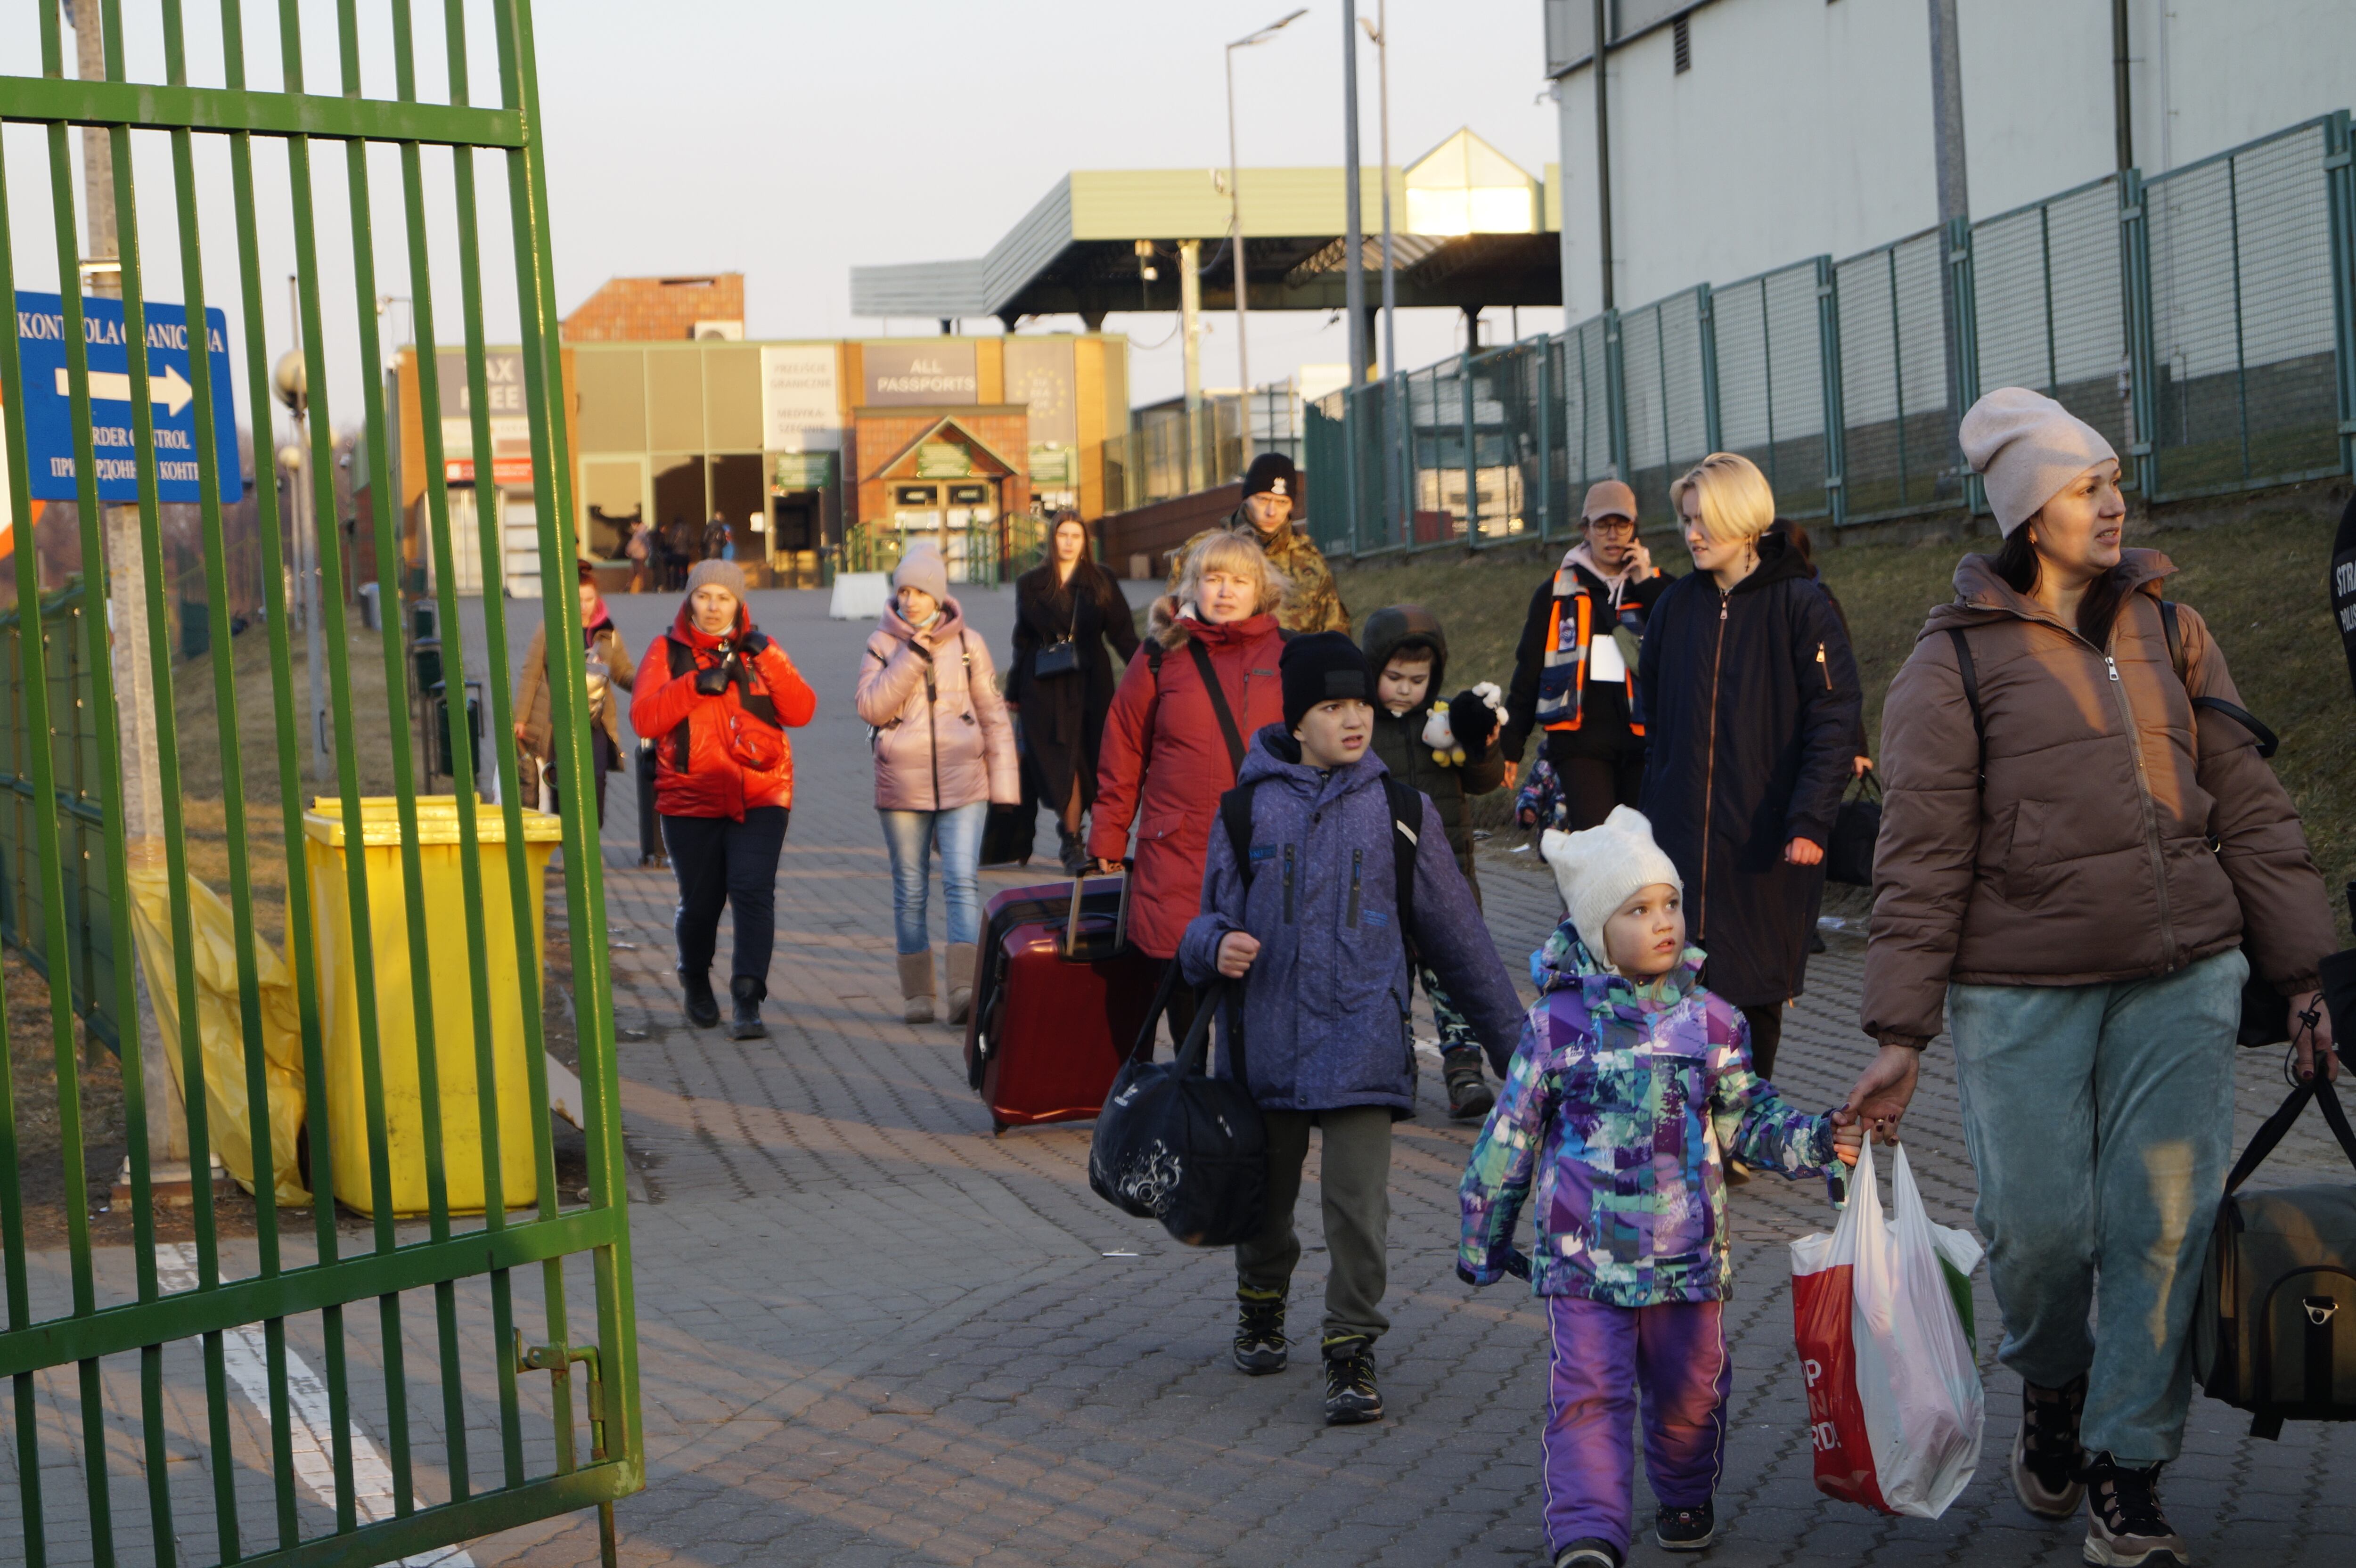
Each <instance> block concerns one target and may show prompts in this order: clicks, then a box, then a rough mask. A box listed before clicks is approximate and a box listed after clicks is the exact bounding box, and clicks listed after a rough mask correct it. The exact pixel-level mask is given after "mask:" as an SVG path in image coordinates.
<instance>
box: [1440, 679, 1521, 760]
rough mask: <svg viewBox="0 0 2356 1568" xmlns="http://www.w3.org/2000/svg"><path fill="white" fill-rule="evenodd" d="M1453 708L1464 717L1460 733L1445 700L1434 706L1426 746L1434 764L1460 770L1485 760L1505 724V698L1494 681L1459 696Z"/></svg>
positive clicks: (1485, 682)
mask: <svg viewBox="0 0 2356 1568" xmlns="http://www.w3.org/2000/svg"><path fill="white" fill-rule="evenodd" d="M1453 706H1454V707H1455V709H1456V710H1457V711H1458V712H1460V713H1461V714H1462V715H1463V728H1462V730H1461V731H1460V730H1459V729H1458V727H1457V722H1456V720H1451V718H1450V717H1449V709H1450V707H1451V703H1450V701H1449V699H1445V698H1442V699H1439V700H1437V701H1435V702H1433V703H1432V705H1431V717H1430V719H1428V720H1425V721H1424V726H1423V743H1424V744H1425V745H1427V746H1429V747H1430V748H1431V760H1432V761H1433V762H1435V763H1439V764H1440V766H1441V767H1443V768H1461V767H1462V766H1464V765H1465V763H1468V762H1472V763H1478V762H1479V761H1481V760H1482V759H1483V757H1486V756H1487V755H1488V754H1489V743H1490V742H1491V741H1494V740H1495V739H1496V735H1497V728H1498V726H1499V725H1501V724H1503V723H1504V722H1505V692H1504V691H1502V690H1500V689H1499V688H1498V686H1497V683H1496V682H1495V681H1494V680H1484V681H1482V682H1481V683H1480V684H1478V685H1477V686H1475V687H1473V688H1472V690H1470V691H1460V692H1458V693H1457V694H1456V697H1455V699H1454V703H1453ZM1484 709H1485V711H1484Z"/></svg>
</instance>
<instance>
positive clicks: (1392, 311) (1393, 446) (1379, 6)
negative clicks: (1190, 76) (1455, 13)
mask: <svg viewBox="0 0 2356 1568" xmlns="http://www.w3.org/2000/svg"><path fill="white" fill-rule="evenodd" d="M1389 13H1390V0H1375V19H1374V20H1373V21H1371V22H1369V21H1367V20H1366V19H1365V17H1364V16H1361V17H1359V18H1358V25H1359V26H1361V27H1365V29H1366V37H1370V38H1372V39H1374V41H1375V80H1376V96H1377V98H1378V100H1379V101H1380V106H1381V110H1382V113H1381V120H1382V161H1383V387H1384V391H1383V473H1384V474H1385V475H1387V476H1388V478H1389V479H1390V480H1395V481H1397V483H1398V496H1399V497H1400V498H1401V500H1402V501H1404V500H1405V498H1406V496H1407V483H1408V482H1407V472H1406V464H1405V463H1404V462H1403V461H1402V459H1403V457H1404V455H1405V454H1404V453H1403V452H1402V451H1401V443H1400V441H1399V422H1398V421H1399V410H1398V396H1397V392H1398V389H1397V388H1396V387H1395V386H1394V385H1393V384H1392V380H1393V378H1395V377H1396V376H1398V272H1397V271H1396V270H1395V269H1394V267H1393V265H1392V261H1391V28H1390V14H1389ZM1386 487H1387V486H1386ZM1383 520H1384V522H1385V524H1386V525H1387V524H1388V523H1389V521H1390V518H1389V515H1388V509H1387V508H1386V511H1385V517H1384V519H1383ZM1401 538H1405V535H1404V534H1402V535H1401Z"/></svg>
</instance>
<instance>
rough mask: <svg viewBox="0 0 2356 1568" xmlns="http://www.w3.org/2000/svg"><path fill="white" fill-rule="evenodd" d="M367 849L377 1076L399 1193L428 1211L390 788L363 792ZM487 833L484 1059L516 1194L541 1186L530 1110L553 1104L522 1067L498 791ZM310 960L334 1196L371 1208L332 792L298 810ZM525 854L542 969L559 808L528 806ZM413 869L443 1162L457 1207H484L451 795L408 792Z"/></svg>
mask: <svg viewBox="0 0 2356 1568" xmlns="http://www.w3.org/2000/svg"><path fill="white" fill-rule="evenodd" d="M360 822H361V834H360V842H361V847H362V852H363V853H364V854H366V855H367V857H368V897H369V911H368V932H369V951H370V952H371V953H372V954H373V955H375V959H376V998H377V1051H378V1060H379V1061H380V1064H381V1069H382V1073H383V1082H384V1112H385V1136H386V1141H387V1148H388V1150H389V1152H390V1155H391V1166H392V1170H391V1185H392V1209H393V1212H394V1213H396V1214H423V1213H424V1212H425V1211H426V1198H425V1132H424V1115H423V1096H422V1094H421V1093H420V1091H419V1087H418V1083H419V1074H418V1070H417V1069H418V1050H417V1027H416V1011H415V1004H414V1001H413V999H412V998H413V997H414V995H415V993H414V992H413V991H412V989H411V981H410V962H411V955H410V951H409V915H408V905H407V902H406V899H405V892H404V883H405V879H404V878H403V876H402V863H401V817H400V815H399V806H398V805H397V803H396V802H395V801H394V800H393V799H392V798H391V796H371V797H368V798H365V799H363V800H362V801H361V802H360ZM476 825H477V829H478V842H479V844H480V846H481V849H482V889H483V901H482V915H483V933H484V936H485V938H486V940H487V943H488V944H489V951H488V953H487V955H485V956H486V963H485V965H484V973H485V975H486V976H487V979H488V981H489V984H490V988H491V1007H490V1019H491V1060H492V1063H493V1067H494V1071H495V1072H496V1073H497V1082H498V1117H499V1124H498V1134H499V1169H500V1173H501V1179H502V1191H503V1193H504V1195H505V1198H506V1200H507V1202H508V1205H509V1207H511V1208H512V1207H518V1206H520V1205H525V1204H530V1203H532V1202H535V1201H537V1200H538V1199H539V1196H540V1193H539V1183H538V1178H537V1173H536V1172H535V1170H534V1161H533V1157H532V1123H533V1120H534V1118H535V1117H537V1118H541V1119H545V1118H546V1116H547V1115H548V1111H547V1107H545V1106H541V1105H534V1104H532V1102H531V1093H530V1079H529V1078H528V1077H527V1076H526V1075H525V1067H524V1029H523V1012H522V987H521V984H520V981H519V976H518V975H517V973H516V945H515V905H514V902H513V901H512V900H511V899H510V898H509V893H508V869H507V864H506V857H507V855H508V843H507V823H506V821H505V819H504V817H503V816H502V814H501V812H500V811H499V809H498V807H497V806H490V805H486V806H484V807H483V808H481V809H480V810H478V811H477V813H476ZM303 829H304V838H303V849H304V862H305V867H306V869H307V870H308V873H309V876H310V886H311V911H312V921H313V925H314V928H315V931H316V943H317V951H318V960H317V961H318V965H319V1010H320V1015H321V1018H322V1019H323V1020H324V1022H325V1024H326V1028H327V1126H328V1131H329V1135H330V1136H331V1139H332V1142H333V1147H332V1160H331V1167H332V1169H333V1172H334V1178H335V1192H336V1197H337V1199H339V1200H342V1201H343V1202H344V1203H346V1204H348V1205H349V1206H350V1207H352V1208H354V1209H357V1210H359V1211H361V1212H363V1213H373V1212H374V1211H375V1195H374V1193H373V1191H372V1190H371V1189H370V1187H369V1147H368V1102H367V1098H366V1093H365V1091H364V1089H363V1087H362V1079H361V1076H360V1001H359V988H358V987H357V986H355V985H354V983H353V969H352V931H353V920H352V910H351V904H350V901H349V891H350V883H349V882H348V880H346V875H347V873H346V868H345V860H344V857H345V855H346V854H347V853H348V852H349V846H348V842H347V837H346V833H345V825H344V820H343V805H342V803H341V802H340V801H337V800H334V799H331V798H329V797H327V796H321V797H319V798H317V799H316V800H315V801H314V802H313V803H312V808H311V810H310V811H309V812H308V813H306V814H305V816H304V818H303ZM523 829H524V845H523V852H524V855H525V869H526V871H527V873H528V877H527V880H528V881H529V883H530V887H531V890H532V893H531V955H532V963H533V964H534V965H536V966H539V968H540V972H541V973H542V974H544V973H545V972H546V971H545V964H544V960H545V957H546V944H547V921H546V917H545V914H544V912H543V911H544V904H543V901H542V898H541V884H542V881H543V880H544V879H545V878H546V876H547V873H548V862H549V859H550V857H551V856H552V854H553V853H554V852H555V848H556V843H557V840H558V838H559V837H562V832H563V827H562V823H561V822H560V821H559V820H558V819H557V818H556V817H554V816H548V815H546V814H544V813H541V812H536V811H527V812H525V813H524V814H523ZM417 837H418V851H417V853H418V859H419V862H420V867H419V869H421V870H422V871H423V876H424V883H425V887H424V894H425V933H426V937H425V962H426V970H427V975H428V979H429V985H428V987H427V989H428V990H429V992H430V993H431V994H432V996H433V997H434V1061H435V1063H436V1066H437V1068H438V1071H439V1072H440V1081H441V1091H442V1092H441V1101H442V1168H443V1174H444V1179H445V1181H446V1182H447V1188H446V1190H447V1192H448V1195H449V1205H450V1211H451V1212H452V1213H454V1214H460V1213H479V1212H481V1211H482V1209H483V1154H482V1147H483V1139H482V1123H481V1117H480V1115H479V1110H478V1105H477V1100H476V1077H475V1014H474V971H473V967H472V965H471V964H470V963H469V960H468V954H467V950H466V883H465V882H464V880H462V876H463V873H462V871H461V869H460V863H459V859H458V858H459V856H460V855H461V854H462V853H464V850H463V849H462V848H461V847H460V845H459V842H458V803H457V801H456V800H455V798H454V797H452V796H449V795H423V796H420V797H419V799H418V802H417Z"/></svg>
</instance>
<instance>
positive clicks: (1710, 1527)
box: [1653, 1503, 1718, 1552]
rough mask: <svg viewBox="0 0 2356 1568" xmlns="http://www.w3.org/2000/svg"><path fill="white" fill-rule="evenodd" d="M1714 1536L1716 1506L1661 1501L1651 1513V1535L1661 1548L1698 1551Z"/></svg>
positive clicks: (1715, 1534)
mask: <svg viewBox="0 0 2356 1568" xmlns="http://www.w3.org/2000/svg"><path fill="white" fill-rule="evenodd" d="M1717 1538H1718V1509H1716V1508H1715V1507H1714V1506H1713V1505H1711V1504H1709V1503H1702V1504H1699V1505H1698V1506H1697V1507H1694V1508H1671V1507H1670V1506H1669V1505H1668V1504H1666V1503H1663V1504H1662V1505H1661V1511H1660V1512H1659V1513H1658V1514H1656V1515H1655V1516H1654V1520H1653V1539H1654V1540H1655V1541H1658V1542H1659V1543H1660V1548H1661V1550H1662V1551H1664V1552H1699V1551H1700V1550H1701V1549H1702V1548H1703V1547H1705V1546H1708V1544H1709V1543H1710V1542H1711V1541H1714V1540H1716V1539H1717Z"/></svg>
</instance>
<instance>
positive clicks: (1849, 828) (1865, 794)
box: [1825, 770, 1881, 888]
mask: <svg viewBox="0 0 2356 1568" xmlns="http://www.w3.org/2000/svg"><path fill="white" fill-rule="evenodd" d="M1880 837H1881V780H1880V779H1879V778H1878V777H1876V776H1875V775H1874V773H1872V772H1871V771H1870V770H1868V772H1867V773H1866V774H1865V776H1864V777H1863V778H1861V779H1859V780H1858V781H1857V793H1856V794H1855V795H1850V796H1849V797H1848V798H1847V800H1844V801H1842V802H1841V803H1840V814H1839V815H1838V816H1835V817H1834V818H1833V841H1832V842H1831V843H1829V844H1827V845H1826V846H1825V878H1826V880H1827V881H1835V882H1845V883H1847V885H1848V886H1850V887H1853V888H1869V887H1871V886H1873V846H1874V844H1875V842H1876V841H1877V840H1878V839H1879V838H1880Z"/></svg>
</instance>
